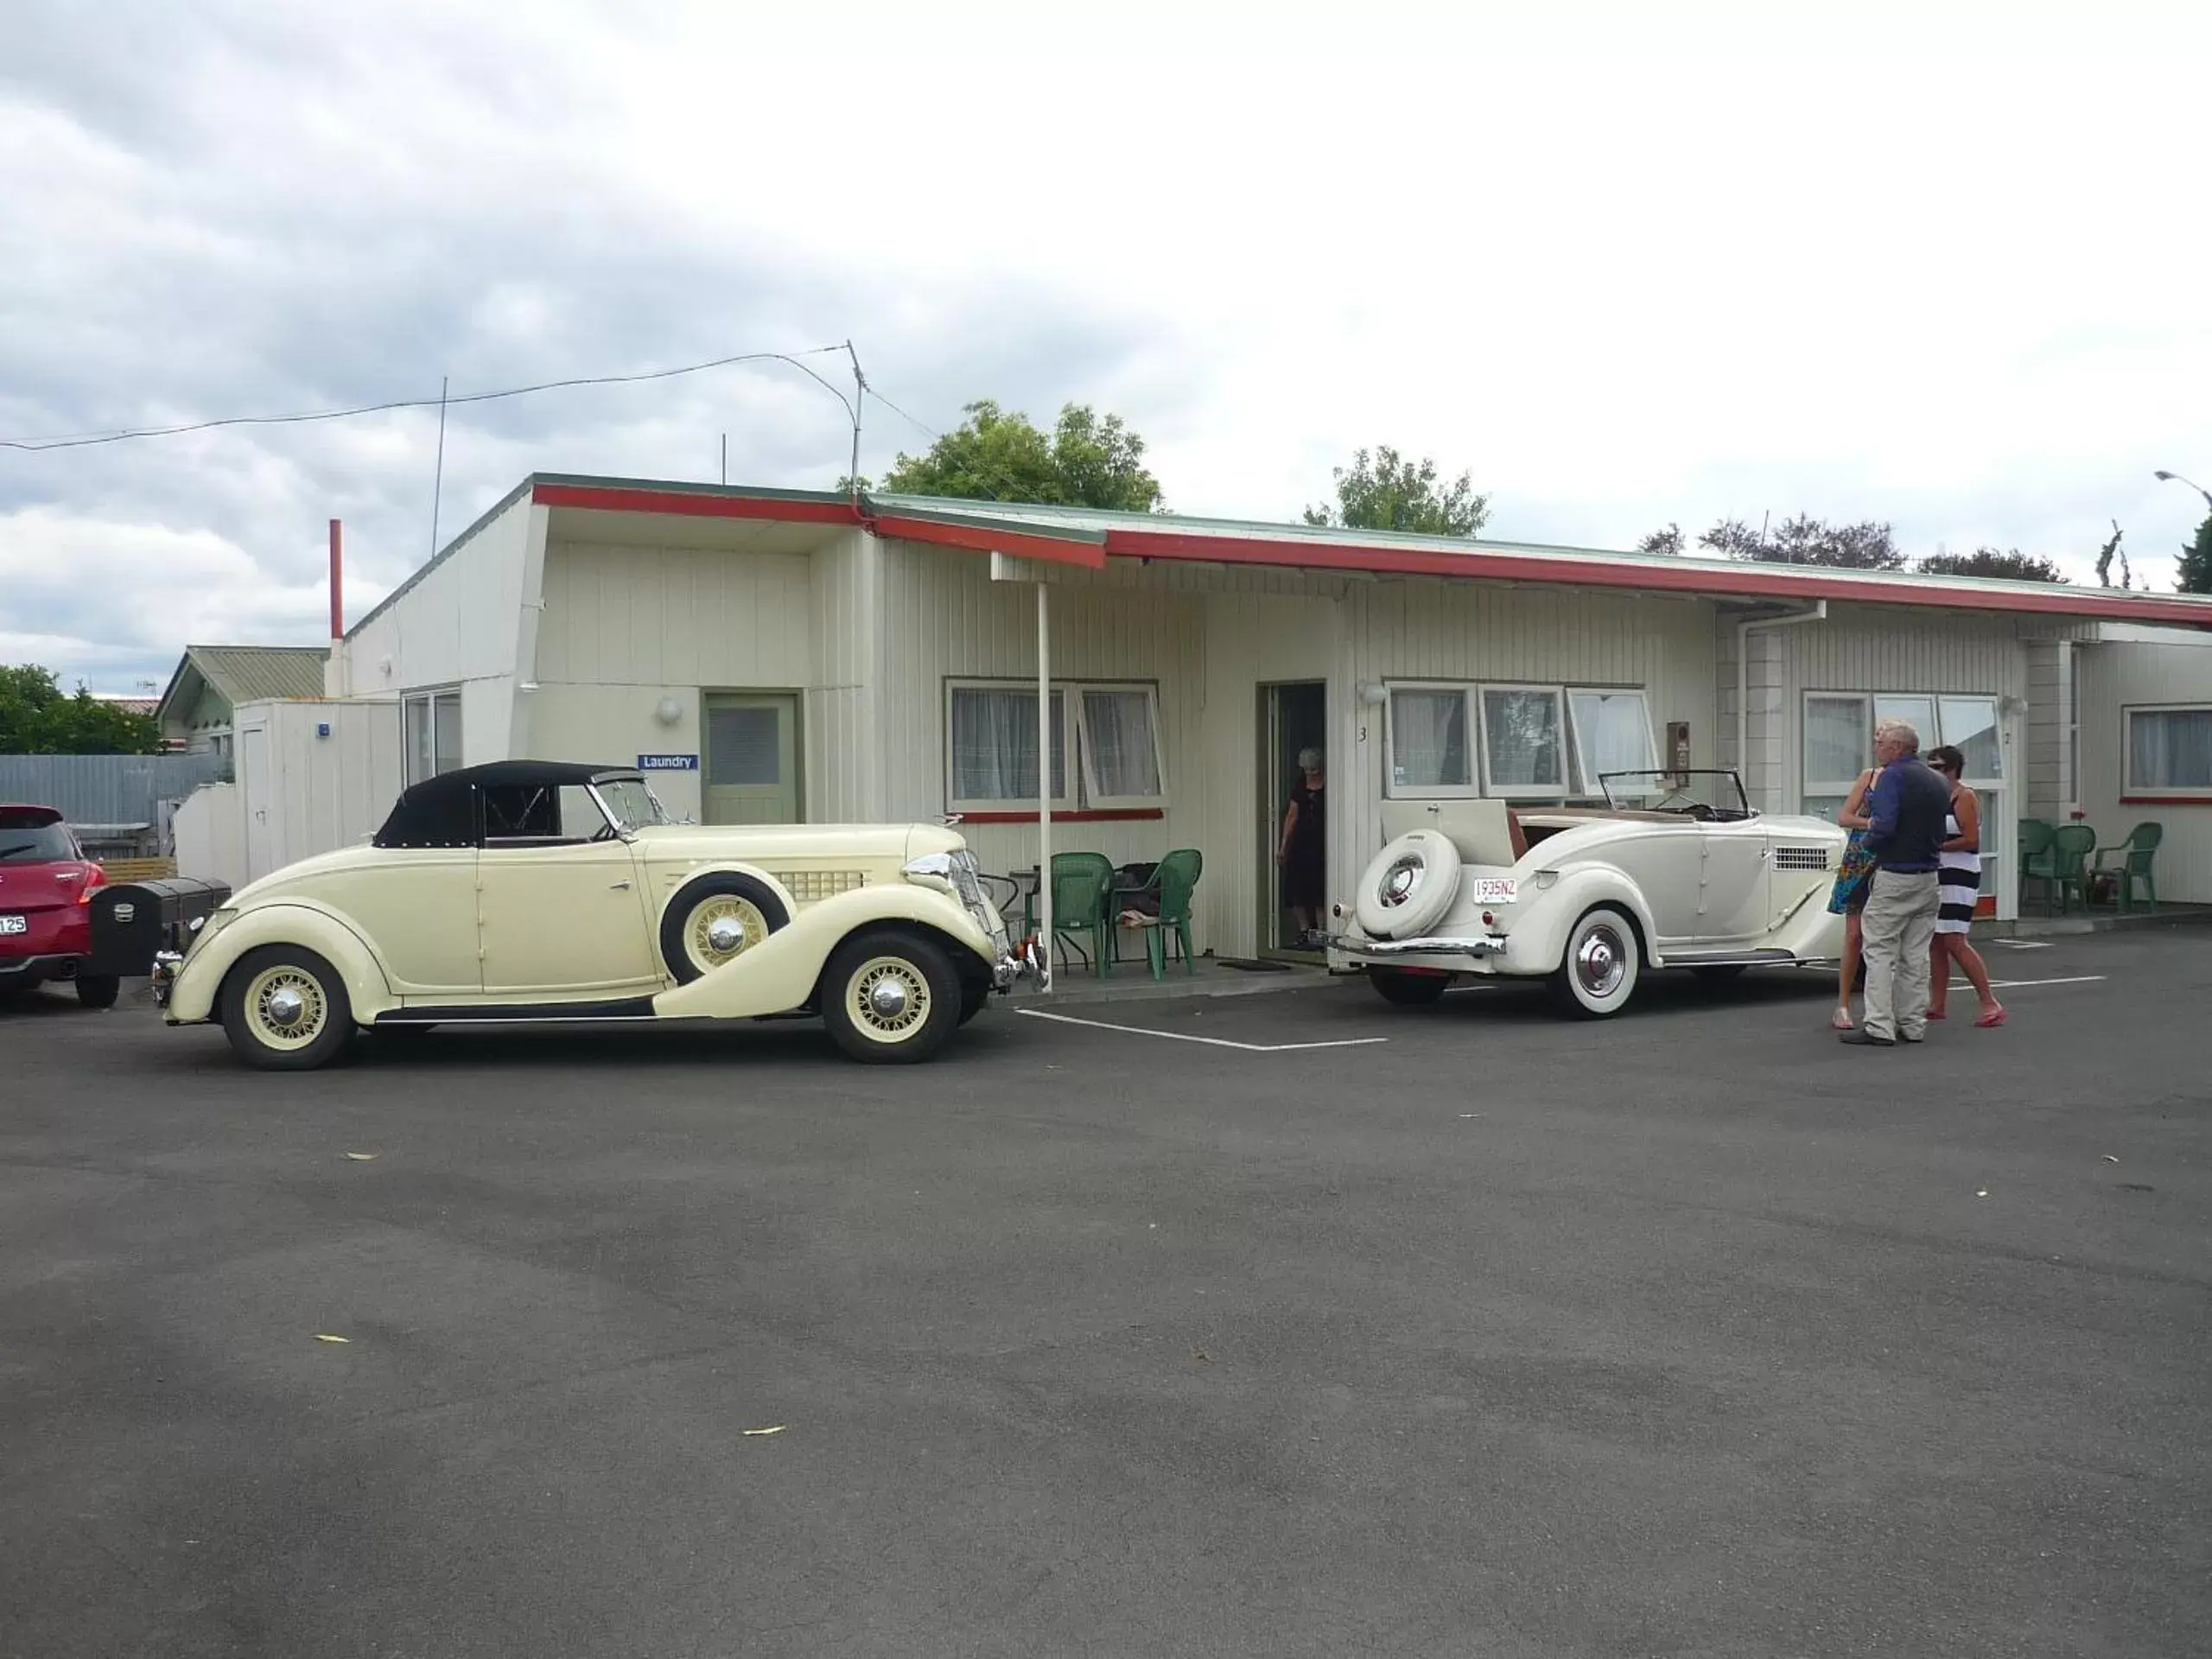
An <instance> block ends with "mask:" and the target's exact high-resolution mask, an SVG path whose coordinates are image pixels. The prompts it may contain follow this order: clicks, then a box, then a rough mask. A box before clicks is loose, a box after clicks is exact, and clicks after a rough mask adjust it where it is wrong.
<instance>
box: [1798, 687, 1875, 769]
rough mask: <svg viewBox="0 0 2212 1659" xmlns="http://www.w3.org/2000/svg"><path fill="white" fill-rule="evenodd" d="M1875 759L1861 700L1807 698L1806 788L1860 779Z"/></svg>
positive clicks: (1870, 732) (1853, 698)
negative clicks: (1860, 775) (1860, 774)
mask: <svg viewBox="0 0 2212 1659" xmlns="http://www.w3.org/2000/svg"><path fill="white" fill-rule="evenodd" d="M1872 756H1873V734H1872V727H1871V725H1870V723H1869V721H1867V718H1866V701H1865V699H1863V698H1860V697H1808V698H1806V699H1805V785H1806V787H1807V788H1808V789H1809V788H1811V787H1812V786H1814V785H1816V784H1844V783H1853V782H1856V781H1857V780H1858V777H1859V773H1860V772H1864V771H1866V768H1867V766H1868V765H1869V764H1871V762H1872Z"/></svg>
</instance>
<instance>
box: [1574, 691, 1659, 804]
mask: <svg viewBox="0 0 2212 1659" xmlns="http://www.w3.org/2000/svg"><path fill="white" fill-rule="evenodd" d="M1567 709H1568V712H1569V713H1570V714H1571V715H1573V719H1574V753H1575V760H1576V763H1577V764H1578V765H1579V766H1580V767H1581V771H1582V785H1581V786H1582V790H1583V791H1584V793H1586V794H1591V795H1594V794H1596V793H1597V792H1598V789H1599V784H1598V780H1599V779H1600V778H1602V777H1604V776H1605V773H1607V772H1650V771H1654V770H1656V768H1657V766H1658V765H1659V755H1658V746H1657V744H1656V742H1654V741H1653V739H1652V736H1651V709H1650V707H1649V704H1648V703H1647V702H1645V701H1644V696H1643V692H1641V691H1596V690H1589V691H1570V692H1568V693H1567Z"/></svg>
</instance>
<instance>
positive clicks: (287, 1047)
mask: <svg viewBox="0 0 2212 1659" xmlns="http://www.w3.org/2000/svg"><path fill="white" fill-rule="evenodd" d="M221 1007H222V1014H223V1033H224V1035H226V1037H228V1038H229V1039H231V1048H232V1052H234V1053H236V1054H237V1055H238V1058H240V1059H241V1060H244V1061H245V1063H246V1064H247V1065H251V1066H254V1067H257V1069H259V1070H262V1071H313V1070H314V1069H315V1067H316V1066H319V1065H328V1064H329V1063H330V1062H331V1061H333V1060H334V1059H336V1058H338V1057H339V1056H340V1055H341V1054H343V1053H344V1052H346V1049H348V1048H349V1047H351V1046H353V1036H354V1032H353V1001H352V999H351V998H349V997H348V996H347V995H346V982H345V981H344V980H343V979H341V978H340V976H339V973H338V970H337V969H335V968H333V967H332V966H331V965H330V963H328V962H327V961H325V960H324V959H323V958H322V957H321V956H318V955H317V954H316V953H315V951H312V950H302V949H301V948H299V947H298V946H296V945H289V944H264V945H263V946H261V947H260V948H259V949H258V950H249V951H247V952H246V953H245V956H243V957H239V958H238V963H237V964H236V965H235V966H234V967H232V969H231V971H230V976H229V977H228V978H226V980H225V981H224V982H223V995H222V1001H221Z"/></svg>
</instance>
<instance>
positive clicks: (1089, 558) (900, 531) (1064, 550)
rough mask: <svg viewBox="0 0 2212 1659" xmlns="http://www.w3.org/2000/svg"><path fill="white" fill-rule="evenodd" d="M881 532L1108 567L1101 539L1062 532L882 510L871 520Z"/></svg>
mask: <svg viewBox="0 0 2212 1659" xmlns="http://www.w3.org/2000/svg"><path fill="white" fill-rule="evenodd" d="M871 524H872V527H873V528H874V531H875V533H876V534H877V535H879V536H896V537H899V539H900V540H901V541H907V542H927V543H931V545H932V546H936V547H958V548H965V549H966V550H969V552H971V553H1005V554H1009V555H1011V556H1014V557H1017V558H1024V559H1041V560H1044V561H1046V563H1052V564H1077V565H1081V566H1083V567H1084V569H1089V570H1103V569H1105V568H1106V549H1105V546H1104V544H1103V543H1098V542H1079V541H1072V540H1070V539H1068V538H1067V537H1060V536H1036V535H1031V534H1029V533H1028V532H1027V531H1019V530H1001V529H998V528H996V527H995V526H993V527H990V528H985V527H983V526H982V525H978V524H943V523H940V522H939V521H938V520H937V519H934V518H904V517H900V516H899V515H896V514H880V515H878V516H877V517H876V518H874V520H872V521H871Z"/></svg>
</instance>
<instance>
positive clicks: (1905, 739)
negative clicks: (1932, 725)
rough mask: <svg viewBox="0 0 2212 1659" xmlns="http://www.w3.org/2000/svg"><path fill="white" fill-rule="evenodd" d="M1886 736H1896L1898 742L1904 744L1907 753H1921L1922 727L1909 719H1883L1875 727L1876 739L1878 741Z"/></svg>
mask: <svg viewBox="0 0 2212 1659" xmlns="http://www.w3.org/2000/svg"><path fill="white" fill-rule="evenodd" d="M1885 736H1887V737H1894V738H1895V739H1897V741H1898V742H1900V743H1902V744H1904V752H1905V753H1907V754H1918V753H1920V728H1918V727H1917V726H1916V725H1914V724H1913V723H1912V722H1911V721H1909V720H1885V721H1881V722H1880V723H1879V724H1878V725H1877V726H1876V727H1875V728H1874V741H1876V742H1880V741H1882V739H1883V738H1884V737H1885Z"/></svg>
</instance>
